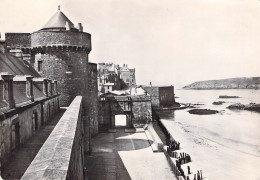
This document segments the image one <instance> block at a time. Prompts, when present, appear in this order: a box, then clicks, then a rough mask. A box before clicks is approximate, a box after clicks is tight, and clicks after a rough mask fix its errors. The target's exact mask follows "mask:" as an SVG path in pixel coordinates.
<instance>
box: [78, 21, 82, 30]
mask: <svg viewBox="0 0 260 180" xmlns="http://www.w3.org/2000/svg"><path fill="white" fill-rule="evenodd" d="M78 28H79V32H83V26H82V24H81V23H78Z"/></svg>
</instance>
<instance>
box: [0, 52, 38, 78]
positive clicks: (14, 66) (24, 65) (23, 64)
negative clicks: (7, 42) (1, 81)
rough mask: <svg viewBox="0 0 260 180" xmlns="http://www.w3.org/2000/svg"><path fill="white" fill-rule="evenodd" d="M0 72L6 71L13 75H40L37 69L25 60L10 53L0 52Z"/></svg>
mask: <svg viewBox="0 0 260 180" xmlns="http://www.w3.org/2000/svg"><path fill="white" fill-rule="evenodd" d="M0 67H1V69H0V72H8V73H9V74H13V75H30V76H33V77H40V75H39V74H38V72H37V71H35V69H34V68H33V67H32V66H31V65H30V64H29V63H28V62H27V61H22V60H19V59H18V58H17V57H15V56H13V55H10V54H7V53H6V54H2V53H0Z"/></svg>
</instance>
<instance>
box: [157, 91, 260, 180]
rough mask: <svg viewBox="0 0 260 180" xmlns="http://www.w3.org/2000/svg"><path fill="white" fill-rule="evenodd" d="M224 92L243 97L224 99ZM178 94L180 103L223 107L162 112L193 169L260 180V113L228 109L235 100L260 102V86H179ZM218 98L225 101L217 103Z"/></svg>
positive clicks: (217, 179) (218, 179)
mask: <svg viewBox="0 0 260 180" xmlns="http://www.w3.org/2000/svg"><path fill="white" fill-rule="evenodd" d="M220 95H228V96H239V98H229V99H220V98H219V96H220ZM175 96H176V97H177V98H176V101H177V102H179V103H191V104H196V107H197V108H202V109H212V110H218V111H219V113H217V114H212V115H196V114H190V113H189V112H188V110H190V109H182V110H175V111H166V112H163V113H161V114H160V117H161V121H163V122H165V123H166V124H167V128H168V130H169V131H171V133H172V134H173V136H174V138H175V139H176V140H178V141H179V142H180V143H181V150H182V151H183V152H185V153H188V154H190V156H191V158H192V164H193V165H192V164H191V168H192V166H193V167H194V169H191V170H193V171H194V172H196V171H197V170H202V171H203V176H205V178H207V179H212V180H229V179H246V180H260V113H259V112H252V111H247V110H229V109H227V106H229V105H230V104H233V103H242V104H249V103H260V90H251V89H250V90H249V89H230V90H186V89H177V90H175ZM214 101H225V103H223V104H222V105H213V104H212V103H213V102H214Z"/></svg>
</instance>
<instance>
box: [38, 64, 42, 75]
mask: <svg viewBox="0 0 260 180" xmlns="http://www.w3.org/2000/svg"><path fill="white" fill-rule="evenodd" d="M40 71H42V61H38V72H40Z"/></svg>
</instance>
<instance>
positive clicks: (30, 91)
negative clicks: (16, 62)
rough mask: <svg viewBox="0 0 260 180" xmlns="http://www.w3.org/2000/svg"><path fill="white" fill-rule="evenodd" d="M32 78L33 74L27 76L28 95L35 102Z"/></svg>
mask: <svg viewBox="0 0 260 180" xmlns="http://www.w3.org/2000/svg"><path fill="white" fill-rule="evenodd" d="M32 78H33V77H32V76H27V77H26V95H27V97H28V98H29V99H30V100H31V101H32V102H33V101H34V95H33V82H32Z"/></svg>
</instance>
